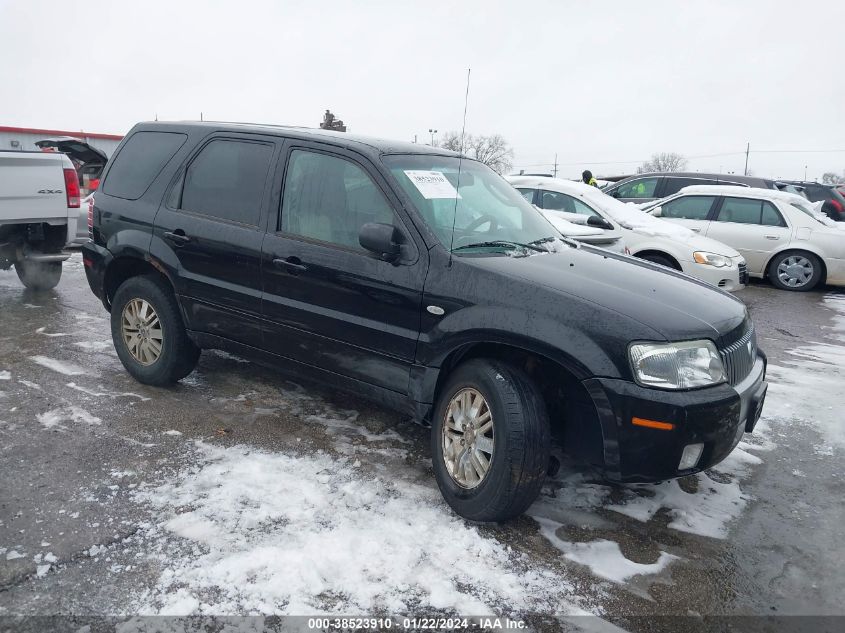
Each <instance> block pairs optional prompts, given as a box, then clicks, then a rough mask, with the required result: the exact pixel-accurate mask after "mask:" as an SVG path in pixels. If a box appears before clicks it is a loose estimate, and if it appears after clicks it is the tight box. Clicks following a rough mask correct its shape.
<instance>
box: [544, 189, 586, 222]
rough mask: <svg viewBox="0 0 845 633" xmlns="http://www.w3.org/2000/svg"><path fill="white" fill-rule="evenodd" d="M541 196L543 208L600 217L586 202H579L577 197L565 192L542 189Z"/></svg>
mask: <svg viewBox="0 0 845 633" xmlns="http://www.w3.org/2000/svg"><path fill="white" fill-rule="evenodd" d="M540 193H541V194H542V196H541V198H542V200H543V208H544V209H552V210H553V211H566V212H567V213H577V214H578V215H586V216H587V217H591V216H595V217H600V216H599V214H598V213H596V212H595V211H593V210H592V209H591V208H590V207H588V206H587V205H586V204H584V203H583V202H581V201H580V200H579V199H578V198H575V197H573V196H570V195H568V194H565V193H558V192H556V191H542V190H541V192H540Z"/></svg>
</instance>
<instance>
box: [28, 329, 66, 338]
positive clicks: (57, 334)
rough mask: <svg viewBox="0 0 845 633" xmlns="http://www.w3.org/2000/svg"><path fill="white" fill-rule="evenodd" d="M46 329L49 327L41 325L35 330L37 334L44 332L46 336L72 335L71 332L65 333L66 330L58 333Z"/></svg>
mask: <svg viewBox="0 0 845 633" xmlns="http://www.w3.org/2000/svg"><path fill="white" fill-rule="evenodd" d="M46 329H47V328H46V327H40V328H38V329H37V330H35V333H36V334H43V335H44V336H49V337H51V338H55V337H59V336H70V334H65V333H64V332H56V333H53V334H50V333H49V332H45V331H44V330H46Z"/></svg>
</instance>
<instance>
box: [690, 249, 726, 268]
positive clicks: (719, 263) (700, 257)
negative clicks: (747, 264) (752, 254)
mask: <svg viewBox="0 0 845 633" xmlns="http://www.w3.org/2000/svg"><path fill="white" fill-rule="evenodd" d="M692 258H693V259H694V260H695V263H696V264H705V265H707V266H715V267H716V268H723V267H724V266H730V265H731V258H730V257H725V256H724V255H717V254H716V253H708V252H707V251H695V252H694V253H693V254H692Z"/></svg>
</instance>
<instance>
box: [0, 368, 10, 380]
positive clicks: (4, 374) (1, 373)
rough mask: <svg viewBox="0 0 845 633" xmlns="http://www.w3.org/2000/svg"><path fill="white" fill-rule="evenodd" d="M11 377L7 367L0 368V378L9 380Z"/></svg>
mask: <svg viewBox="0 0 845 633" xmlns="http://www.w3.org/2000/svg"><path fill="white" fill-rule="evenodd" d="M11 379H12V372H10V371H9V370H8V369H3V370H0V380H11Z"/></svg>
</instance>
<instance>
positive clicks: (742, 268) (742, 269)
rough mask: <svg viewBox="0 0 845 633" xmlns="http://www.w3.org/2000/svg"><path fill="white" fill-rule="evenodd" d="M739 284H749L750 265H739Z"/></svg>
mask: <svg viewBox="0 0 845 633" xmlns="http://www.w3.org/2000/svg"><path fill="white" fill-rule="evenodd" d="M738 268H739V283H741V284H747V283H748V265H747V264H746V263H745V262H743V263H741V264H739V266H738Z"/></svg>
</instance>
